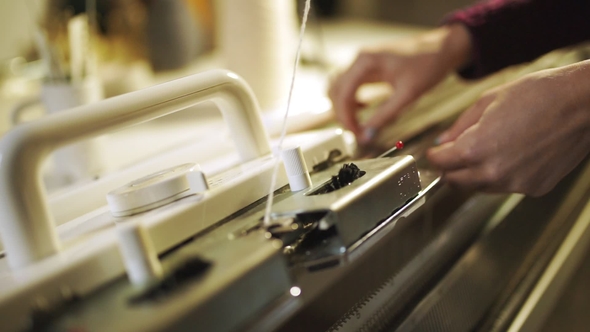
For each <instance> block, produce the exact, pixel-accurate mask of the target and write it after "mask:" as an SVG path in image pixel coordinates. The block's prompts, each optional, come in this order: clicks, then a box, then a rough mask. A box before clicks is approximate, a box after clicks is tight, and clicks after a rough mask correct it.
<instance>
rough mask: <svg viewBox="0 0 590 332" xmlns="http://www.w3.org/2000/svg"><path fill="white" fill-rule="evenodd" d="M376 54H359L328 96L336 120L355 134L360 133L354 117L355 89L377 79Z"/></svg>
mask: <svg viewBox="0 0 590 332" xmlns="http://www.w3.org/2000/svg"><path fill="white" fill-rule="evenodd" d="M378 62H379V61H378V59H377V57H376V56H372V55H370V54H364V55H360V56H359V57H358V58H357V60H356V61H355V62H354V63H353V64H352V66H351V67H350V68H349V69H348V70H347V71H346V72H345V73H344V74H343V75H341V76H340V78H339V79H338V82H337V83H336V84H334V85H333V89H331V93H330V97H331V98H332V102H333V105H334V110H335V112H336V116H337V118H338V120H339V121H340V122H341V123H342V124H343V125H344V126H345V127H346V128H347V129H350V130H352V131H353V132H354V133H355V134H359V133H360V126H359V125H358V120H357V117H356V112H357V110H358V106H359V104H358V102H357V100H356V91H357V89H358V88H359V87H360V86H361V85H362V84H364V83H371V82H375V81H377V80H378V79H379V76H380V75H379V74H378V71H377V70H376V68H377V67H378V66H379V63H378Z"/></svg>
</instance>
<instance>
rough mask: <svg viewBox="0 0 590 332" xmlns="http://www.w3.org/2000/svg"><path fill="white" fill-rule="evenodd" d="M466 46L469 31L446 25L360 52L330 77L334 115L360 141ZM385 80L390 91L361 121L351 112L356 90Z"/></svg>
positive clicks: (451, 66) (452, 64) (462, 57)
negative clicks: (365, 120)
mask: <svg viewBox="0 0 590 332" xmlns="http://www.w3.org/2000/svg"><path fill="white" fill-rule="evenodd" d="M470 51H471V46H470V40H469V34H468V32H467V29H466V28H465V27H463V26H462V25H449V26H444V27H441V28H439V29H436V30H433V31H431V32H428V33H426V34H424V35H422V36H419V37H415V38H410V39H407V40H402V41H399V42H396V43H394V44H392V45H389V46H387V47H383V48H380V49H377V50H372V51H365V52H361V53H360V54H359V55H358V57H357V59H356V60H355V61H354V63H353V64H352V65H351V66H350V68H348V70H346V71H345V72H344V73H342V74H341V75H340V76H339V77H338V78H337V79H336V80H334V82H333V84H332V86H331V87H330V90H329V95H330V98H331V99H332V104H333V107H334V110H335V112H336V117H337V118H338V120H339V121H340V122H341V123H342V124H343V125H344V127H346V128H347V129H349V130H351V131H352V132H354V134H355V135H356V136H357V140H358V141H359V142H360V143H367V142H368V141H370V140H371V139H372V138H373V137H372V136H374V134H375V133H376V131H377V130H379V129H380V128H382V127H383V126H384V125H386V124H388V123H390V122H391V121H393V120H394V119H395V118H396V117H397V116H398V115H399V114H400V113H401V112H402V111H403V110H404V108H405V107H406V106H408V105H409V104H411V103H412V102H414V101H415V100H416V99H418V97H420V96H421V95H422V94H423V93H424V92H426V91H428V90H429V89H430V88H432V87H434V86H435V85H436V84H437V83H439V82H440V81H441V80H442V79H443V78H444V77H445V76H446V75H447V74H448V73H449V72H451V71H453V70H455V69H457V68H458V67H460V66H461V65H463V64H464V63H465V62H466V61H467V59H468V58H469V53H470ZM374 82H386V83H389V84H390V85H391V86H392V87H393V89H394V92H393V94H392V95H391V96H390V97H389V99H388V100H386V101H385V102H384V103H383V104H382V105H380V106H379V108H378V109H377V112H376V113H375V115H374V116H373V118H371V119H369V120H368V122H367V123H365V124H364V125H361V124H359V123H358V120H357V117H356V113H357V111H359V109H361V108H363V107H364V105H363V104H362V103H360V102H359V101H358V100H357V98H356V92H357V90H358V89H359V87H360V86H362V85H363V84H365V83H374Z"/></svg>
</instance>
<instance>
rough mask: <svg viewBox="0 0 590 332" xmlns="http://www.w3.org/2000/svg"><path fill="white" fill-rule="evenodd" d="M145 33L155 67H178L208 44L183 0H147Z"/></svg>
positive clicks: (191, 58) (187, 61)
mask: <svg viewBox="0 0 590 332" xmlns="http://www.w3.org/2000/svg"><path fill="white" fill-rule="evenodd" d="M147 3H148V7H147V23H146V37H147V46H148V56H149V59H150V62H151V64H152V67H153V68H154V70H156V71H158V70H170V69H178V68H181V67H183V66H185V65H187V64H188V63H190V62H191V61H192V60H194V59H195V58H196V57H197V56H198V55H199V54H201V53H202V52H203V51H204V50H205V49H206V48H207V42H206V39H207V38H206V33H205V31H204V29H203V28H202V26H201V24H200V23H199V22H198V21H197V20H198V17H195V16H194V15H192V14H191V12H192V11H191V10H190V7H189V6H188V2H186V1H185V0H151V1H148V2H147Z"/></svg>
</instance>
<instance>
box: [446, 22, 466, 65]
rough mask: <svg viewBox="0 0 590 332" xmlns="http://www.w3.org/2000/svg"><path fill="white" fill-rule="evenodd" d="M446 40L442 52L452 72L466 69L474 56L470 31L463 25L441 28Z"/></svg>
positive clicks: (453, 24)
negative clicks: (472, 55)
mask: <svg viewBox="0 0 590 332" xmlns="http://www.w3.org/2000/svg"><path fill="white" fill-rule="evenodd" d="M440 29H442V31H443V34H444V39H443V43H442V45H441V46H442V47H441V52H442V54H443V56H445V61H447V65H448V67H449V70H450V71H457V70H459V69H461V68H463V67H465V66H466V65H467V64H468V63H469V61H470V59H471V54H472V45H471V36H470V34H469V30H468V29H467V27H465V26H464V25H463V24H461V23H450V24H447V25H445V26H443V27H441V28H440Z"/></svg>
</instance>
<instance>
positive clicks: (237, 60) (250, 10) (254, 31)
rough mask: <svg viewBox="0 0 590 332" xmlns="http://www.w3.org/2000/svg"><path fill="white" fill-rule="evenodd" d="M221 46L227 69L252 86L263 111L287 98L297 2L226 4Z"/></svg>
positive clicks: (235, 0) (239, 0) (226, 0)
mask: <svg viewBox="0 0 590 332" xmlns="http://www.w3.org/2000/svg"><path fill="white" fill-rule="evenodd" d="M221 4H222V6H223V7H222V8H221V11H220V14H221V15H222V16H221V17H220V19H219V22H220V26H219V27H218V28H219V30H220V31H219V33H220V36H219V37H220V42H221V45H220V46H221V49H222V55H223V58H224V60H225V64H224V65H225V67H226V68H227V69H229V70H232V71H234V72H236V73H237V74H238V75H240V76H242V77H243V78H244V79H245V80H246V82H248V84H249V85H250V87H251V88H252V90H253V91H254V94H255V95H256V98H257V99H258V102H259V104H260V106H261V109H262V110H263V111H266V110H270V109H276V108H277V107H279V106H280V105H281V104H282V103H283V102H284V100H285V99H286V97H287V91H288V88H289V79H290V76H289V74H290V70H289V68H290V66H291V63H292V61H293V56H294V54H295V40H296V39H295V31H296V29H297V27H296V16H297V12H296V9H295V6H296V2H295V1H293V0H222V1H221Z"/></svg>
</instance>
